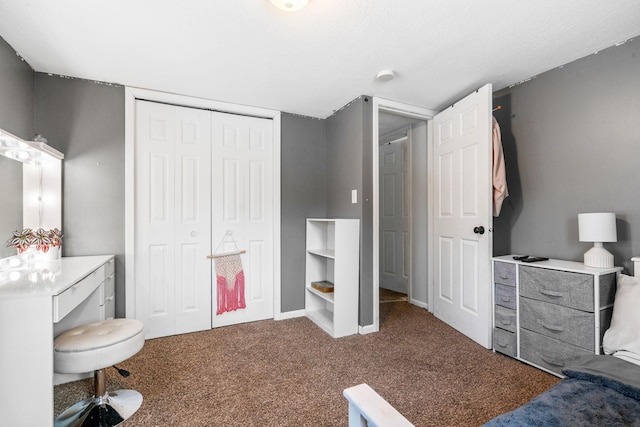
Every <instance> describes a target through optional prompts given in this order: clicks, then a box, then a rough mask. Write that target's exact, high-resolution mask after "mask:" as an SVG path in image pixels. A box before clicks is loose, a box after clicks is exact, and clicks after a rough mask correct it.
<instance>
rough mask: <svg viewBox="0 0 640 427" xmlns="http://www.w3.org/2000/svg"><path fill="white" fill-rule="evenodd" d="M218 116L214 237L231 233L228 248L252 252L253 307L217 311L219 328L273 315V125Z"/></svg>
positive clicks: (248, 275)
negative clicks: (222, 311) (218, 312)
mask: <svg viewBox="0 0 640 427" xmlns="http://www.w3.org/2000/svg"><path fill="white" fill-rule="evenodd" d="M212 114H213V118H212V141H213V151H212V171H213V178H212V185H213V187H212V207H213V215H212V233H213V234H212V236H213V237H212V239H213V242H214V243H215V242H219V241H225V239H224V237H225V234H226V233H227V231H229V232H231V235H232V236H233V240H235V243H233V244H232V245H227V247H228V248H229V249H230V250H235V247H233V248H231V247H232V246H234V245H237V247H238V249H242V250H245V251H246V253H244V254H242V255H241V259H242V265H243V270H244V278H245V302H246V305H247V306H246V308H245V309H241V310H236V311H233V312H227V313H222V314H220V315H215V312H216V310H215V309H214V311H213V313H214V315H213V320H212V323H213V326H214V327H217V326H226V325H230V324H236V323H242V322H252V321H256V320H262V319H269V318H272V317H273V288H274V283H273V260H274V257H273V248H274V235H273V210H274V201H273V197H274V196H273V185H274V177H273V166H272V165H273V122H272V121H271V120H268V119H260V118H254V117H246V116H238V115H232V114H223V113H212ZM227 240H229V239H227ZM227 243H228V242H227ZM213 292H214V293H215V292H216V289H214V290H213ZM213 300H214V301H216V297H215V296H214V299H213Z"/></svg>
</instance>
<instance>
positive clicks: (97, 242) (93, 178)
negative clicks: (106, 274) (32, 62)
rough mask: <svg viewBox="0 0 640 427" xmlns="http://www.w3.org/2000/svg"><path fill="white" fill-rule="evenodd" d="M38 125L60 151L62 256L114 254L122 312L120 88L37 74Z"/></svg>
mask: <svg viewBox="0 0 640 427" xmlns="http://www.w3.org/2000/svg"><path fill="white" fill-rule="evenodd" d="M35 94H36V96H35V123H36V129H37V130H38V132H39V133H42V134H43V135H45V136H46V138H47V139H48V140H49V145H51V146H52V147H54V148H56V149H58V150H60V151H61V152H63V153H64V156H65V158H64V162H63V210H62V217H63V224H62V231H63V234H64V238H63V246H62V249H63V254H64V256H79V255H98V254H115V255H116V316H118V317H123V316H124V313H125V311H124V307H125V306H124V304H125V301H124V284H125V281H124V277H125V274H124V273H125V271H124V247H125V246H124V238H125V236H124V190H125V185H124V88H123V87H121V86H115V85H108V84H103V83H95V82H91V81H87V80H81V79H70V78H62V77H57V76H49V75H47V74H42V73H36V76H35Z"/></svg>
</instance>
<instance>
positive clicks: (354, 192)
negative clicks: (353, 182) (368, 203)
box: [351, 190, 358, 203]
mask: <svg viewBox="0 0 640 427" xmlns="http://www.w3.org/2000/svg"><path fill="white" fill-rule="evenodd" d="M351 203H358V190H351Z"/></svg>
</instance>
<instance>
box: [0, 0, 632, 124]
mask: <svg viewBox="0 0 640 427" xmlns="http://www.w3.org/2000/svg"><path fill="white" fill-rule="evenodd" d="M639 34H640V1H638V0H609V1H602V0H563V1H558V0H521V1H513V0H481V1H480V0H478V1H475V0H449V1H434V0H401V1H391V0H311V1H310V3H309V5H308V6H307V7H306V8H305V9H303V10H302V11H299V12H296V13H288V12H283V11H281V10H279V9H276V8H275V7H274V6H273V5H272V4H271V3H270V2H269V1H268V0H189V1H183V0H136V1H132V0H110V1H98V0H92V1H88V0H57V1H51V0H24V1H16V0H0V36H2V37H3V38H4V39H5V40H6V41H7V42H8V43H9V44H10V45H11V46H12V47H13V48H14V49H15V50H16V51H17V52H18V54H20V55H21V56H22V57H23V58H24V59H25V60H26V61H27V62H28V63H29V64H30V65H31V66H32V67H33V68H34V69H35V70H36V71H39V72H44V73H52V74H60V75H64V76H71V77H79V78H84V79H89V80H98V81H105V82H110V83H119V84H123V85H130V86H136V87H141V88H147V89H153V90H159V91H165V92H172V93H178V94H183V95H190V96H196V97H202V98H208V99H214V100H218V101H226V102H233V103H237V104H244V105H251V106H257V107H265V108H271V109H275V110H281V111H286V112H290V113H296V114H301V115H307V116H312V117H319V118H324V117H327V116H329V115H331V114H332V113H333V112H334V111H335V110H337V109H339V108H341V107H342V106H344V105H345V104H347V103H348V102H349V101H351V100H353V99H354V98H356V97H358V96H359V95H364V94H366V95H373V96H381V97H384V98H387V99H392V100H397V101H402V102H405V103H409V104H414V105H418V106H422V107H426V108H430V109H441V108H443V107H445V106H447V105H449V104H450V103H452V102H453V101H455V100H456V99H457V98H459V97H461V96H463V95H466V94H467V93H468V92H470V91H472V90H474V89H476V88H477V87H479V86H482V85H483V84H486V83H492V84H493V86H494V90H497V89H500V88H503V87H506V86H509V85H512V84H517V83H518V82H521V81H523V80H526V79H528V78H530V77H532V76H535V75H537V74H539V73H541V72H544V71H547V70H550V69H552V68H555V67H557V66H560V65H563V64H566V63H568V62H571V61H573V60H575V59H577V58H581V57H584V56H587V55H589V54H592V53H593V52H595V51H598V50H601V49H603V48H606V47H609V46H613V45H615V44H617V43H620V42H623V41H625V40H627V39H629V38H632V37H635V36H637V35H639ZM385 68H392V69H394V70H395V71H396V73H397V76H396V78H395V79H394V80H392V81H389V82H379V81H376V80H375V75H376V73H377V72H378V71H379V70H381V69H385Z"/></svg>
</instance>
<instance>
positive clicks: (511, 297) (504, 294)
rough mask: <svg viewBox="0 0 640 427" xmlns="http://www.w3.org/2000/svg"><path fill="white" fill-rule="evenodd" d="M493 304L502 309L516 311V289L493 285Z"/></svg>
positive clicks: (497, 284)
mask: <svg viewBox="0 0 640 427" xmlns="http://www.w3.org/2000/svg"><path fill="white" fill-rule="evenodd" d="M495 298H496V300H495V303H496V304H497V305H501V306H503V307H507V308H510V309H512V310H515V309H516V288H515V287H513V286H506V285H501V284H499V283H496V284H495Z"/></svg>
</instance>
